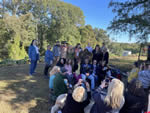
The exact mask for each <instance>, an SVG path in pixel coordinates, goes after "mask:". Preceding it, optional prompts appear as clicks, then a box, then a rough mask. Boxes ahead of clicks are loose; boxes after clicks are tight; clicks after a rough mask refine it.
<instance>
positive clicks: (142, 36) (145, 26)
mask: <svg viewBox="0 0 150 113" xmlns="http://www.w3.org/2000/svg"><path fill="white" fill-rule="evenodd" d="M109 7H112V11H113V12H114V13H116V16H115V17H114V19H113V21H112V22H111V24H110V26H109V27H108V29H110V30H112V31H115V32H128V33H129V34H130V35H131V36H133V35H134V37H136V38H137V39H138V41H139V42H147V40H148V38H149V34H150V1H149V0H128V1H125V2H116V1H114V0H112V1H111V2H110V4H109Z"/></svg>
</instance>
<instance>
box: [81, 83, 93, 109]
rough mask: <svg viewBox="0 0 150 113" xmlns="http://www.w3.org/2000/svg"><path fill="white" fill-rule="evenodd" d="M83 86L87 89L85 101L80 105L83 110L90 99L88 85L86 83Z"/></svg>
mask: <svg viewBox="0 0 150 113" xmlns="http://www.w3.org/2000/svg"><path fill="white" fill-rule="evenodd" d="M85 85H86V89H87V99H86V100H85V101H84V102H83V103H82V106H83V107H84V108H85V107H86V106H87V105H88V104H89V103H90V99H91V92H90V85H89V83H88V82H86V83H85Z"/></svg>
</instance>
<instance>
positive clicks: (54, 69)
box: [49, 66, 60, 76]
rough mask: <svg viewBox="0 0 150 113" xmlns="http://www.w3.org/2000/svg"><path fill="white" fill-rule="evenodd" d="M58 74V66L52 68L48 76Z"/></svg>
mask: <svg viewBox="0 0 150 113" xmlns="http://www.w3.org/2000/svg"><path fill="white" fill-rule="evenodd" d="M58 72H60V68H59V67H58V66H54V67H53V69H52V70H51V71H50V73H49V74H50V76H51V75H54V74H56V73H58Z"/></svg>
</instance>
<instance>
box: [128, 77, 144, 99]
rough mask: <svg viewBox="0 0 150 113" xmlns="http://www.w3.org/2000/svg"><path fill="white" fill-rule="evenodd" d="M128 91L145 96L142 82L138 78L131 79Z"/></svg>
mask: <svg viewBox="0 0 150 113" xmlns="http://www.w3.org/2000/svg"><path fill="white" fill-rule="evenodd" d="M128 91H129V92H130V93H131V94H132V95H135V96H143V95H144V94H145V93H144V89H143V87H142V83H141V81H140V80H138V79H133V80H131V82H130V83H129V85H128Z"/></svg>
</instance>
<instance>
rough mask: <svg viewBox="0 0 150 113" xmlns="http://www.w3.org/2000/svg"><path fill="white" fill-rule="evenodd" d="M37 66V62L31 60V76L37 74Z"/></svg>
mask: <svg viewBox="0 0 150 113" xmlns="http://www.w3.org/2000/svg"><path fill="white" fill-rule="evenodd" d="M36 66H37V60H31V64H30V74H31V75H32V74H33V73H34V72H35V68H36Z"/></svg>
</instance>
